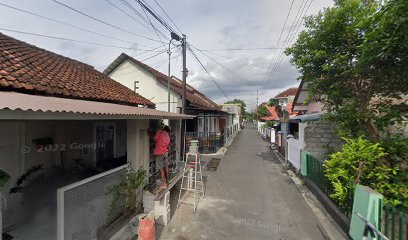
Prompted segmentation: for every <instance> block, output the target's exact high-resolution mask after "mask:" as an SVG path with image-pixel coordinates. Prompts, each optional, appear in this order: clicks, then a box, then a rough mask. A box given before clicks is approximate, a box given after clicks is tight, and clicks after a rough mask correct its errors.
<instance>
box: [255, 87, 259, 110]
mask: <svg viewBox="0 0 408 240" xmlns="http://www.w3.org/2000/svg"><path fill="white" fill-rule="evenodd" d="M258 93H259V90H256V108H258Z"/></svg>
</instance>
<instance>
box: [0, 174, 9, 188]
mask: <svg viewBox="0 0 408 240" xmlns="http://www.w3.org/2000/svg"><path fill="white" fill-rule="evenodd" d="M9 180H10V175H8V174H7V173H6V172H5V171H3V170H1V169H0V191H1V189H2V188H3V187H4V185H6V183H7V182H8V181H9Z"/></svg>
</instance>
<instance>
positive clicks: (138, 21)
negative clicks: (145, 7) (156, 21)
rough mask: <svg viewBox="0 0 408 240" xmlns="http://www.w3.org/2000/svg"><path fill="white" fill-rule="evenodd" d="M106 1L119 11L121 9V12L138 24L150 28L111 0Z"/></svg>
mask: <svg viewBox="0 0 408 240" xmlns="http://www.w3.org/2000/svg"><path fill="white" fill-rule="evenodd" d="M105 1H106V2H107V3H109V4H110V5H112V6H113V7H114V8H116V9H118V10H119V11H121V12H122V13H124V14H125V15H126V16H128V17H130V18H131V19H133V20H134V21H136V22H137V23H139V24H140V25H142V26H144V27H145V28H147V29H148V30H150V28H149V27H148V26H146V25H145V24H144V23H143V22H141V21H140V20H138V19H136V18H135V17H133V16H132V15H130V14H129V13H127V12H126V11H125V10H123V9H122V8H120V7H119V6H118V5H116V4H114V3H113V2H111V1H110V0H105Z"/></svg>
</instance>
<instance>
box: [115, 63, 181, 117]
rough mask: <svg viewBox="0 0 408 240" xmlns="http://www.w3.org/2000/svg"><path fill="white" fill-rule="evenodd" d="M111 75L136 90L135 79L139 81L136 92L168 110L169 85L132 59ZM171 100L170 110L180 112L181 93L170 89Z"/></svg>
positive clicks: (160, 107) (157, 107) (163, 109)
mask: <svg viewBox="0 0 408 240" xmlns="http://www.w3.org/2000/svg"><path fill="white" fill-rule="evenodd" d="M109 77H111V78H112V79H114V80H115V81H117V82H119V83H121V84H123V85H124V86H126V87H128V88H130V89H131V90H134V84H135V81H139V83H137V87H138V89H137V90H136V92H137V93H138V94H140V95H142V96H143V97H145V98H147V99H149V100H150V101H152V102H153V103H155V104H156V109H157V110H161V111H166V112H167V111H168V105H167V103H168V89H167V86H165V85H164V84H162V83H160V82H159V81H158V80H156V78H155V77H154V75H152V74H151V73H149V72H148V71H146V70H145V69H144V68H142V67H140V66H139V65H137V64H135V63H134V62H132V61H130V60H126V61H124V62H123V63H122V64H121V65H119V66H118V67H117V68H116V69H115V70H114V71H112V72H111V73H110V74H109ZM170 102H171V104H170V111H171V112H176V113H179V112H180V109H179V108H178V107H181V98H180V95H178V94H177V93H175V92H174V91H170Z"/></svg>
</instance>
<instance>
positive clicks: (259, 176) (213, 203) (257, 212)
mask: <svg viewBox="0 0 408 240" xmlns="http://www.w3.org/2000/svg"><path fill="white" fill-rule="evenodd" d="M205 174H207V177H206V178H205V179H207V181H206V184H207V191H206V196H205V198H204V199H201V200H200V202H199V205H198V209H197V212H196V213H194V212H193V209H192V207H191V206H188V205H182V206H180V208H179V210H178V211H177V212H176V213H175V215H174V216H173V217H172V220H171V221H170V223H169V225H167V226H166V227H165V228H164V229H163V232H162V233H161V236H160V239H168V240H172V239H313V240H318V239H325V237H324V234H323V232H322V231H321V227H320V226H319V223H318V220H317V218H316V217H315V215H314V214H313V212H312V210H311V209H310V207H309V206H308V205H307V204H306V202H305V200H304V199H303V197H302V196H301V193H300V192H299V190H298V189H297V187H296V185H295V184H294V183H293V181H292V179H291V178H290V177H289V176H288V175H287V174H286V171H285V170H284V168H283V166H282V165H281V163H280V162H279V160H278V159H277V158H276V157H275V155H274V153H273V152H272V150H270V148H269V145H268V143H267V142H265V141H264V140H263V139H262V138H261V136H260V135H259V134H258V133H257V131H256V129H255V127H252V126H247V127H246V128H245V129H244V130H242V131H241V132H240V133H239V134H238V135H237V137H236V138H235V140H234V142H233V143H232V145H231V146H230V147H229V149H228V151H227V153H226V154H225V156H224V157H223V158H222V160H221V163H220V166H219V168H218V170H217V171H216V172H205Z"/></svg>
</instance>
